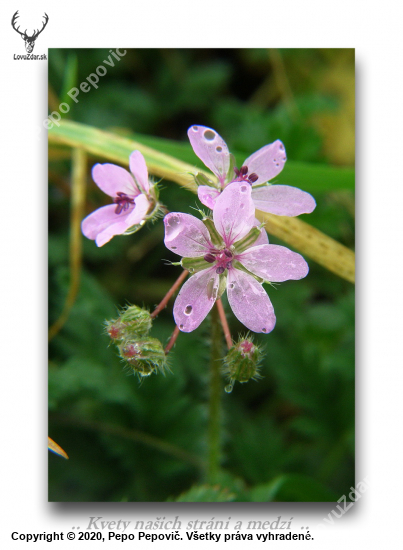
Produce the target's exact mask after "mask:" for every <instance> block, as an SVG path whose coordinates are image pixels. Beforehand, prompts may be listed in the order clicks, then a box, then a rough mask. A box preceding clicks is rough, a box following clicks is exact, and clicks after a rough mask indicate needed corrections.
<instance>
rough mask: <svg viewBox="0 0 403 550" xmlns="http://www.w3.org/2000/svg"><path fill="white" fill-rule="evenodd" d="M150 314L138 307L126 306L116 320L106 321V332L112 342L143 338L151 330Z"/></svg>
mask: <svg viewBox="0 0 403 550" xmlns="http://www.w3.org/2000/svg"><path fill="white" fill-rule="evenodd" d="M151 324H152V319H151V315H150V312H149V311H147V310H146V309H142V308H141V307H138V306H128V307H127V308H126V309H124V310H122V311H121V312H120V315H119V317H118V318H117V319H113V320H112V321H106V332H107V333H108V334H109V336H110V337H111V338H112V340H127V339H128V338H135V337H136V336H138V337H140V336H145V335H146V334H147V333H148V332H149V330H150V329H151Z"/></svg>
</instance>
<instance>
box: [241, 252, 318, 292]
mask: <svg viewBox="0 0 403 550" xmlns="http://www.w3.org/2000/svg"><path fill="white" fill-rule="evenodd" d="M236 259H237V260H238V261H239V262H241V264H242V265H243V266H244V267H246V269H248V270H249V271H250V272H251V273H253V274H254V275H257V276H258V277H261V278H262V279H264V280H265V281H270V282H273V283H281V282H283V281H288V280H289V279H292V280H298V279H302V278H303V277H306V275H307V274H308V271H309V267H308V264H307V263H306V261H305V260H304V258H303V257H302V256H301V255H300V254H297V253H296V252H293V251H292V250H289V249H288V248H286V247H285V246H279V245H277V244H264V245H260V246H253V247H252V248H249V250H246V251H245V252H243V253H242V254H240V255H239V256H237V257H236Z"/></svg>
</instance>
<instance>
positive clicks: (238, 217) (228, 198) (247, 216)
mask: <svg viewBox="0 0 403 550" xmlns="http://www.w3.org/2000/svg"><path fill="white" fill-rule="evenodd" d="M251 189H252V188H251V186H250V185H249V183H247V182H242V181H240V182H234V183H231V184H230V185H227V187H226V188H225V189H224V191H223V192H222V193H221V194H220V196H219V197H218V198H217V200H216V202H215V206H214V210H213V220H214V224H215V226H216V228H217V231H218V232H219V233H220V235H221V236H222V237H223V239H224V242H225V244H226V245H227V246H230V245H231V244H233V243H234V242H236V241H239V239H242V237H244V236H245V235H247V234H248V233H249V231H250V230H251V229H252V227H253V225H254V223H255V205H254V204H253V201H252V198H251Z"/></svg>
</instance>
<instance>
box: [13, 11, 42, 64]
mask: <svg viewBox="0 0 403 550" xmlns="http://www.w3.org/2000/svg"><path fill="white" fill-rule="evenodd" d="M18 17H19V15H18V10H17V11H16V12H15V14H14V15H13V18H12V19H11V26H12V27H13V29H14V30H15V31H17V32H18V34H20V35H21V36H22V38H23V40H24V41H25V49H26V50H27V53H31V52H32V51H33V49H34V46H35V40H36V39H37V38H38V36H39V35H40V34H41V32H42V31H43V29H44V28H45V27H46V25H47V24H48V21H49V17H48V16H47V14H46V13H45V15H44V17H45V21H43V22H42V28H41V30H39V29H36V31H34V33H33V35H32V36H29V35H28V34H27V29H25V32H20V30H19V28H20V27H17V28H15V24H16V22H17V19H18Z"/></svg>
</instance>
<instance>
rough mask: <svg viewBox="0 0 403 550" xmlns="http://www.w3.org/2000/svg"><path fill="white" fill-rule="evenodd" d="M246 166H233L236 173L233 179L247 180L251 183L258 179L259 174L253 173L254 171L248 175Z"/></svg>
mask: <svg viewBox="0 0 403 550" xmlns="http://www.w3.org/2000/svg"><path fill="white" fill-rule="evenodd" d="M248 171H249V169H248V167H247V166H241V168H240V169H239V170H238V168H237V167H235V168H234V172H235V175H236V179H235V180H234V181H247V182H248V183H250V184H251V185H252V183H255V181H257V180H258V179H259V176H258V175H257V174H255V172H252V174H249V176H248Z"/></svg>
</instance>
